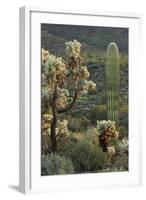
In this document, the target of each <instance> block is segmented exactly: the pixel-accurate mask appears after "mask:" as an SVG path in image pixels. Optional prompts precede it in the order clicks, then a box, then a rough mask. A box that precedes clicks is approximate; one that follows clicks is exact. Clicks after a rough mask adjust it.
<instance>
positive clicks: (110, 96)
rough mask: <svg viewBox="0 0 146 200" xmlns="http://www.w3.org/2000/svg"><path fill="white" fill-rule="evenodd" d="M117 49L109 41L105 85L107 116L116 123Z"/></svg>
mask: <svg viewBox="0 0 146 200" xmlns="http://www.w3.org/2000/svg"><path fill="white" fill-rule="evenodd" d="M119 65H120V64H119V51H118V47H117V45H116V43H114V42H111V43H110V44H109V45H108V47H107V55H106V86H107V118H108V119H110V120H112V121H115V122H116V126H117V125H118V107H119V76H120V75H119Z"/></svg>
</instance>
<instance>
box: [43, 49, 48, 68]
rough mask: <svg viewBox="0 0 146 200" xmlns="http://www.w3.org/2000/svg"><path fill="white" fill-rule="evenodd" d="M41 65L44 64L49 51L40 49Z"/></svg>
mask: <svg viewBox="0 0 146 200" xmlns="http://www.w3.org/2000/svg"><path fill="white" fill-rule="evenodd" d="M41 53H42V64H44V63H45V62H46V60H47V58H48V55H49V51H48V50H45V49H42V52H41Z"/></svg>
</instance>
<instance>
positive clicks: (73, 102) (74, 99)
mask: <svg viewBox="0 0 146 200" xmlns="http://www.w3.org/2000/svg"><path fill="white" fill-rule="evenodd" d="M76 99H77V88H75V92H74V97H73V100H72V102H71V103H70V105H69V106H68V107H66V108H64V109H62V110H58V111H57V112H58V113H59V114H61V113H65V112H66V111H68V110H70V109H71V108H72V107H73V105H74V104H75V101H76Z"/></svg>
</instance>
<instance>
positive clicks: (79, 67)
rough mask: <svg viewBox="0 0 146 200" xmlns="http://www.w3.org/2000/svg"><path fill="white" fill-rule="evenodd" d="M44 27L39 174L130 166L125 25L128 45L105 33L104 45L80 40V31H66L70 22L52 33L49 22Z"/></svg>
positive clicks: (100, 170)
mask: <svg viewBox="0 0 146 200" xmlns="http://www.w3.org/2000/svg"><path fill="white" fill-rule="evenodd" d="M44 27H45V26H44V25H43V26H42V49H41V175H57V174H75V173H98V172H115V171H116V172H118V171H127V170H128V54H127V47H125V46H126V44H127V43H126V41H127V37H126V36H125V35H124V34H123V30H120V31H119V34H123V38H124V37H125V38H126V39H125V43H126V44H124V45H125V46H124V45H119V46H120V48H119V47H118V44H117V42H115V41H111V40H110V42H107V41H108V36H106V35H105V36H106V37H105V38H103V43H101V41H100V43H98V45H101V47H102V48H99V47H98V45H97V48H96V45H95V43H94V37H93V39H91V38H89V37H85V36H84V42H83V41H82V40H83V39H82V38H83V37H82V31H80V32H79V33H81V35H80V38H78V37H79V36H77V35H76V37H77V39H78V40H77V39H71V38H69V35H66V34H67V33H65V34H64V35H65V36H64V35H63V30H64V31H65V30H66V28H67V27H65V29H60V31H58V30H59V29H58V27H57V26H54V27H56V29H55V28H54V29H53V30H54V32H53V33H52V32H51V31H50V32H51V33H50V32H48V30H50V29H49V25H46V27H48V29H44ZM46 30H47V31H46ZM61 30H62V31H61ZM77 30H78V27H77ZM57 31H58V32H57ZM116 31H117V32H118V30H116ZM113 32H114V31H113ZM75 33H76V32H75V29H74V31H73V29H70V31H68V34H70V35H72V34H75ZM84 33H85V32H84ZM111 33H112V30H111ZM57 34H59V36H58V35H57ZM117 35H118V34H117ZM64 37H65V39H64ZM117 37H118V36H117ZM54 38H55V40H54ZM88 38H89V40H90V41H88ZM123 38H122V39H123ZM68 39H70V40H68ZM79 39H81V41H79ZM95 39H96V37H95ZM48 40H49V43H48ZM45 41H47V42H46V43H47V44H50V48H49V46H48V48H47V47H46V46H45V45H44V44H46V43H45ZM119 41H120V42H119V44H122V42H121V37H120V36H119ZM63 42H64V43H63ZM106 42H107V45H106V48H105V43H106ZM103 44H104V45H103ZM60 45H61V47H60ZM124 48H125V49H124ZM120 49H121V52H120Z"/></svg>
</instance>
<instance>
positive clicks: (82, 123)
mask: <svg viewBox="0 0 146 200" xmlns="http://www.w3.org/2000/svg"><path fill="white" fill-rule="evenodd" d="M79 122H80V126H81V129H87V127H88V126H90V124H91V121H90V120H89V119H87V118H86V117H81V119H80V120H79Z"/></svg>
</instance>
